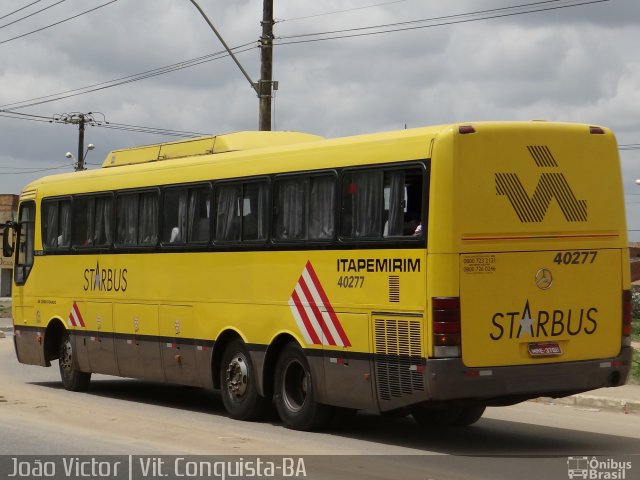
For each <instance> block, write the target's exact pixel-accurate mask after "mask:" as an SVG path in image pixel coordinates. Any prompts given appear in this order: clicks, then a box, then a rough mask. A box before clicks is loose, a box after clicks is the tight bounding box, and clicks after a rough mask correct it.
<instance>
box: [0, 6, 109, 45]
mask: <svg viewBox="0 0 640 480" xmlns="http://www.w3.org/2000/svg"><path fill="white" fill-rule="evenodd" d="M117 1H118V0H111V1H110V2H107V3H103V4H102V5H98V6H97V7H95V8H92V9H90V10H87V11H85V12H82V13H78V14H77V15H74V16H72V17H69V18H65V19H64V20H60V21H58V22H55V23H52V24H51V25H47V26H44V27H41V28H38V29H36V30H32V31H31V32H27V33H23V34H22V35H18V36H16V37H13V38H8V39H7V40H2V41H1V42H0V45H2V44H4V43H7V42H11V41H13V40H17V39H19V38H23V37H26V36H27V35H31V34H33V33H37V32H41V31H43V30H46V29H48V28H51V27H55V26H56V25H60V24H61V23H65V22H68V21H69V20H73V19H74V18H78V17H81V16H82V15H86V14H87V13H91V12H95V11H96V10H98V9H99V8H102V7H106V6H107V5H111V4H112V3H115V2H117Z"/></svg>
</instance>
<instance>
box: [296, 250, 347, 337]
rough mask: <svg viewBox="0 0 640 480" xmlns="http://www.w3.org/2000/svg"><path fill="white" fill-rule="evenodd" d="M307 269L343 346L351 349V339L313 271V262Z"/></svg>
mask: <svg viewBox="0 0 640 480" xmlns="http://www.w3.org/2000/svg"><path fill="white" fill-rule="evenodd" d="M305 268H306V269H307V271H308V272H309V276H310V277H311V280H312V281H313V283H314V285H315V287H316V290H317V291H318V294H319V295H320V298H321V299H322V303H324V307H325V309H326V310H327V313H329V317H330V318H331V321H332V322H333V326H334V327H335V328H336V330H337V332H338V335H339V336H340V340H342V344H343V345H344V346H345V347H350V346H351V342H350V341H349V337H347V334H346V333H345V331H344V329H343V328H342V325H341V324H340V320H338V316H337V315H336V312H335V311H334V310H333V307H332V306H331V302H330V301H329V298H327V294H326V293H325V291H324V288H322V284H321V283H320V279H318V275H317V274H316V271H315V270H314V269H313V266H312V265H311V261H307V265H306V267H305Z"/></svg>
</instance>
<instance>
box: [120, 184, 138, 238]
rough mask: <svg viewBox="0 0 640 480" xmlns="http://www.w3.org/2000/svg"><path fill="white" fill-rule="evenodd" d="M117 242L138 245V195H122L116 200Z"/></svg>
mask: <svg viewBox="0 0 640 480" xmlns="http://www.w3.org/2000/svg"><path fill="white" fill-rule="evenodd" d="M116 242H117V243H118V244H119V245H124V246H131V245H136V244H137V243H138V194H137V193H127V194H120V195H118V197H117V200H116Z"/></svg>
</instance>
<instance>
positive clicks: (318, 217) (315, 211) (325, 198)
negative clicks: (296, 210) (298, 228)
mask: <svg viewBox="0 0 640 480" xmlns="http://www.w3.org/2000/svg"><path fill="white" fill-rule="evenodd" d="M335 212H336V179H335V177H334V176H333V175H323V176H319V177H311V185H310V191H309V231H308V236H307V238H308V239H309V240H330V239H333V237H334V236H335V230H336V229H335V223H336V214H335Z"/></svg>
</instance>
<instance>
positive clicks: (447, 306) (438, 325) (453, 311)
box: [431, 297, 461, 358]
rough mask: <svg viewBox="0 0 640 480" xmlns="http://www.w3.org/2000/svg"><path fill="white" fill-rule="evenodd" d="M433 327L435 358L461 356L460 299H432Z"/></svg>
mask: <svg viewBox="0 0 640 480" xmlns="http://www.w3.org/2000/svg"><path fill="white" fill-rule="evenodd" d="M431 300H432V301H431V305H432V312H431V321H432V325H433V327H432V328H433V356H434V357H439V358H442V357H459V356H460V346H461V339H460V333H461V328H460V298H459V297H433V298H432V299H431Z"/></svg>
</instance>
